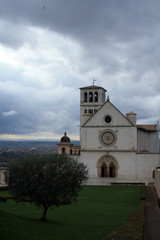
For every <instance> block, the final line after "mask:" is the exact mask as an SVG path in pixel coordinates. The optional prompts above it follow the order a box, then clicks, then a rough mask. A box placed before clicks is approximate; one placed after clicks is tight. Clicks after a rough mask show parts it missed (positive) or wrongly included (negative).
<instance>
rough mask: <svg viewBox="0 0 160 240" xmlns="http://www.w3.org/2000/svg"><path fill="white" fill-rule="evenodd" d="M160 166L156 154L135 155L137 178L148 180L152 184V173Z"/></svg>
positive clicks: (159, 158) (159, 157) (158, 157)
mask: <svg viewBox="0 0 160 240" xmlns="http://www.w3.org/2000/svg"><path fill="white" fill-rule="evenodd" d="M159 165H160V155H159V154H158V153H157V154H149V153H147V154H143V153H142V154H137V177H138V178H144V179H150V181H151V182H154V179H153V171H154V170H155V169H156V168H157V167H158V166H159Z"/></svg>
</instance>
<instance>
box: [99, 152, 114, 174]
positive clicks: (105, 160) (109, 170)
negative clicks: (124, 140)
mask: <svg viewBox="0 0 160 240" xmlns="http://www.w3.org/2000/svg"><path fill="white" fill-rule="evenodd" d="M97 175H98V177H106V178H114V177H117V175H118V163H117V160H116V159H115V158H114V157H112V156H111V155H104V156H102V157H101V158H100V159H99V160H98V162H97Z"/></svg>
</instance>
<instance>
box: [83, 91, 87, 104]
mask: <svg viewBox="0 0 160 240" xmlns="http://www.w3.org/2000/svg"><path fill="white" fill-rule="evenodd" d="M84 102H87V92H84Z"/></svg>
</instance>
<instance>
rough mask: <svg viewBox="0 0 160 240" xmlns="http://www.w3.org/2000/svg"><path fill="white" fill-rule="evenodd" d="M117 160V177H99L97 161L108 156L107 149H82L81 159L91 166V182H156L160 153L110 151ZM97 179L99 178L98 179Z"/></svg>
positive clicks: (109, 153)
mask: <svg viewBox="0 0 160 240" xmlns="http://www.w3.org/2000/svg"><path fill="white" fill-rule="evenodd" d="M107 154H108V155H110V156H112V157H113V158H114V159H116V161H117V167H118V175H117V176H116V177H115V178H103V180H100V178H98V170H97V162H98V160H99V159H100V158H101V157H103V156H106V151H82V152H81V158H80V160H81V161H83V162H85V164H87V167H88V168H89V181H88V183H89V184H92V183H94V184H96V181H97V184H98V183H99V184H101V183H102V182H103V184H105V183H106V184H107V183H109V182H143V183H146V184H147V183H150V182H154V178H153V171H154V170H155V169H156V167H157V166H160V156H159V154H136V153H135V152H108V153H107ZM96 179H97V180H96Z"/></svg>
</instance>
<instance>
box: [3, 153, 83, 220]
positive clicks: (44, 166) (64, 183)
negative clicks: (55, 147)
mask: <svg viewBox="0 0 160 240" xmlns="http://www.w3.org/2000/svg"><path fill="white" fill-rule="evenodd" d="M8 167H9V177H8V178H7V183H8V185H9V190H10V192H11V194H12V195H13V198H14V199H15V200H16V201H17V202H23V201H26V200H28V201H30V202H31V203H34V204H35V205H36V206H38V207H42V208H43V214H42V217H41V220H43V221H45V220H46V214H47V210H48V208H49V207H53V206H55V207H59V206H60V205H64V204H69V203H71V202H72V201H75V200H76V198H77V196H78V192H79V191H80V190H81V188H82V185H83V184H84V183H85V181H86V180H87V178H88V177H87V175H88V169H87V167H86V166H85V165H84V164H83V163H79V162H78V161H77V160H74V159H72V158H70V157H67V156H66V155H45V156H40V155H37V156H35V155H32V156H31V155H30V156H25V157H21V158H18V159H13V160H12V161H10V163H9V166H8Z"/></svg>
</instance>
